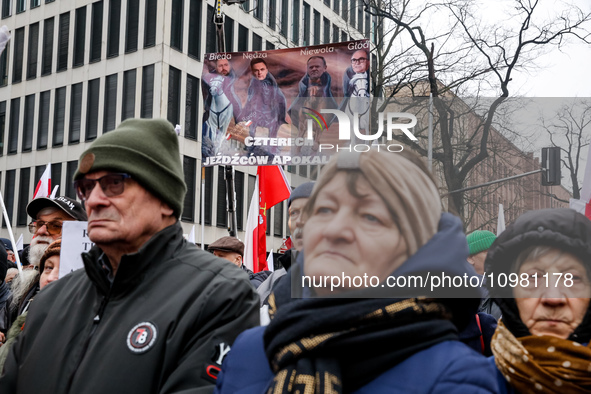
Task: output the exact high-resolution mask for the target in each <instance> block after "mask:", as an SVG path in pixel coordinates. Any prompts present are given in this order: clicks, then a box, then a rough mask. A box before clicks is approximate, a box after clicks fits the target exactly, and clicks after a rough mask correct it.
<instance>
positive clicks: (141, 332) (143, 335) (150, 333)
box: [127, 322, 158, 353]
mask: <svg viewBox="0 0 591 394" xmlns="http://www.w3.org/2000/svg"><path fill="white" fill-rule="evenodd" d="M157 336H158V332H157V330H156V326H154V325H153V324H152V323H149V322H143V323H140V324H138V325H136V326H135V327H133V328H132V329H131V331H129V334H127V347H128V348H129V350H131V351H132V352H134V353H144V352H147V351H148V350H150V348H152V346H154V343H155V342H156V337H157Z"/></svg>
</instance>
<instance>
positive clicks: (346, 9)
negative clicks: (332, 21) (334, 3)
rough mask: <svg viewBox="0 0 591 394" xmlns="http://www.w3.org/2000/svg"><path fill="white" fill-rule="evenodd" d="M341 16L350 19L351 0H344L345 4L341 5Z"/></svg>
mask: <svg viewBox="0 0 591 394" xmlns="http://www.w3.org/2000/svg"><path fill="white" fill-rule="evenodd" d="M341 11H342V13H341V16H342V17H343V19H344V20H345V22H347V20H348V19H349V0H343V6H342V7H341Z"/></svg>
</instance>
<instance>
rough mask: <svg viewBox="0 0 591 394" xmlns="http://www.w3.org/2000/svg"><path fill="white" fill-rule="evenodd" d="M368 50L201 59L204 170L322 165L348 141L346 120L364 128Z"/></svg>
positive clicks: (360, 44)
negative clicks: (341, 126) (343, 125)
mask: <svg viewBox="0 0 591 394" xmlns="http://www.w3.org/2000/svg"><path fill="white" fill-rule="evenodd" d="M369 49H370V44H369V41H368V40H358V41H349V42H342V43H335V44H326V45H317V46H309V47H305V48H288V49H277V50H270V51H256V52H231V53H208V54H206V55H205V57H204V70H203V74H202V84H203V89H202V92H203V95H204V114H203V127H202V137H203V138H202V141H203V143H202V159H203V165H204V166H213V165H243V166H255V165H256V166H260V165H313V164H326V163H327V162H328V160H329V159H330V156H331V155H332V154H334V153H336V151H337V149H335V147H337V146H346V145H349V144H350V143H351V141H350V139H347V138H343V133H342V131H341V130H339V121H340V120H341V119H344V116H350V117H352V118H354V120H353V122H351V124H353V126H354V127H358V129H368V121H367V120H368V118H369V112H368V108H369V104H368V103H369V86H370V85H369V72H370V71H369V64H370V56H369ZM355 119H358V122H356V120H355ZM347 123H348V121H347ZM347 127H349V126H347ZM329 147H332V149H329Z"/></svg>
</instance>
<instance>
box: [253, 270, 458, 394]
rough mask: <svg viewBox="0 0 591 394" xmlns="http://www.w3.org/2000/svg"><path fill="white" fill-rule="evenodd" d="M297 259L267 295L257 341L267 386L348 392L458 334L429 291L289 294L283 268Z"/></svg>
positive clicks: (274, 389)
mask: <svg viewBox="0 0 591 394" xmlns="http://www.w3.org/2000/svg"><path fill="white" fill-rule="evenodd" d="M298 267H299V265H294V267H292V270H291V271H290V272H288V274H287V275H286V276H285V277H283V278H282V279H283V280H281V281H280V282H279V284H278V286H277V287H276V289H275V291H274V292H273V293H272V294H271V296H270V297H269V308H270V315H271V316H272V318H273V319H272V321H271V323H270V324H269V326H268V327H267V329H266V330H265V334H264V341H265V352H266V354H267V358H268V359H269V364H270V366H271V369H272V370H273V372H274V373H275V378H274V380H273V381H272V383H271V385H270V387H269V389H268V390H267V393H273V394H279V393H292V392H297V391H298V390H299V392H307V393H308V392H310V393H325V392H331V393H332V392H335V393H347V392H352V391H354V390H356V389H358V388H360V387H362V386H364V385H365V384H367V383H369V382H370V381H372V380H373V379H375V378H376V377H377V376H379V375H381V374H382V373H384V372H385V371H387V370H389V369H391V368H392V367H394V366H395V365H397V364H398V363H400V362H401V361H403V360H405V359H406V358H408V357H409V356H411V355H413V354H415V353H417V352H419V351H421V350H423V349H426V348H429V347H431V346H433V345H435V344H437V343H440V342H443V341H447V340H457V338H458V334H457V329H456V327H455V325H454V324H453V323H452V322H451V321H450V319H451V315H450V313H449V309H448V308H447V307H446V306H444V305H443V304H441V303H439V302H438V301H437V300H434V299H427V298H422V299H417V298H409V299H392V298H390V299H386V298H377V299H371V298H365V299H354V298H316V299H298V298H292V294H291V280H290V276H291V275H292V273H293V272H292V271H293V270H294V269H295V270H296V271H297V270H298ZM294 275H296V274H294ZM278 307H280V308H279V310H278V309H277V308H278Z"/></svg>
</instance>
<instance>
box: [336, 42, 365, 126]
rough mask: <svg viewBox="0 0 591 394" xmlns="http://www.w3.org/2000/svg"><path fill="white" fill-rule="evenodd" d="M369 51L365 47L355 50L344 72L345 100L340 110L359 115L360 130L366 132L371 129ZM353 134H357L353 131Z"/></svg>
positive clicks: (350, 114)
mask: <svg viewBox="0 0 591 394" xmlns="http://www.w3.org/2000/svg"><path fill="white" fill-rule="evenodd" d="M369 90H370V89H369V53H368V52H367V51H366V50H365V49H360V50H358V51H355V52H354V53H353V55H352V56H351V65H350V66H349V67H347V69H346V70H345V73H344V74H343V96H344V99H343V102H342V103H341V107H340V110H341V111H344V112H345V113H347V114H348V115H349V116H350V117H351V116H353V115H356V116H359V130H360V132H361V133H362V134H366V131H367V130H368V129H369V107H370V102H369ZM351 135H352V136H354V135H355V134H354V133H353V132H352V133H351Z"/></svg>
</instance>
